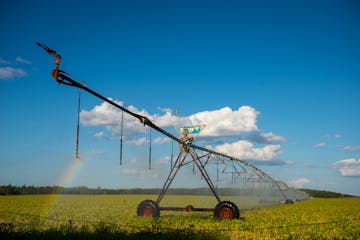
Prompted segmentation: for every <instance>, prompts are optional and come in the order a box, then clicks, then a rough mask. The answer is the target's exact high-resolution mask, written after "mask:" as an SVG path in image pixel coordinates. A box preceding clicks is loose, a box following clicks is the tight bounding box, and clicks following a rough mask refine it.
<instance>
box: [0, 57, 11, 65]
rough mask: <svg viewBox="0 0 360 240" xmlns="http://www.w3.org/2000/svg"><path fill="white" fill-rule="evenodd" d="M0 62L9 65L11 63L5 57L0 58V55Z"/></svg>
mask: <svg viewBox="0 0 360 240" xmlns="http://www.w3.org/2000/svg"><path fill="white" fill-rule="evenodd" d="M0 64H6V65H10V64H11V62H10V61H8V60H6V59H3V58H1V57H0Z"/></svg>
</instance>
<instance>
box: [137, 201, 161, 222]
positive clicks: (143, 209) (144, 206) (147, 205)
mask: <svg viewBox="0 0 360 240" xmlns="http://www.w3.org/2000/svg"><path fill="white" fill-rule="evenodd" d="M136 213H137V215H138V216H139V217H153V218H158V217H160V208H159V205H158V204H157V203H156V202H154V201H153V200H144V201H142V202H141V203H140V204H139V205H138V207H137V211H136Z"/></svg>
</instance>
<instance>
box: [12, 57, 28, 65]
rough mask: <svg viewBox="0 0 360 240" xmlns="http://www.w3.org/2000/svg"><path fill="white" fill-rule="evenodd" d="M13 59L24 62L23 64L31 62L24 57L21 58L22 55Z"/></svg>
mask: <svg viewBox="0 0 360 240" xmlns="http://www.w3.org/2000/svg"><path fill="white" fill-rule="evenodd" d="M15 61H16V62H18V63H24V64H28V65H30V64H31V62H30V61H29V60H27V59H25V58H22V57H17V58H16V59H15Z"/></svg>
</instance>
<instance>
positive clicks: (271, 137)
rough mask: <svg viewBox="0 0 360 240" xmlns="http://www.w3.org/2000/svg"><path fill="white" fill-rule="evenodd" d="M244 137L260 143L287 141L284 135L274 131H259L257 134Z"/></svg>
mask: <svg viewBox="0 0 360 240" xmlns="http://www.w3.org/2000/svg"><path fill="white" fill-rule="evenodd" d="M244 139H247V140H250V141H252V142H257V143H260V144H273V143H281V142H284V141H285V138H284V137H282V136H278V135H275V134H274V133H272V132H269V133H262V132H257V133H256V134H253V135H250V136H247V137H245V138H244Z"/></svg>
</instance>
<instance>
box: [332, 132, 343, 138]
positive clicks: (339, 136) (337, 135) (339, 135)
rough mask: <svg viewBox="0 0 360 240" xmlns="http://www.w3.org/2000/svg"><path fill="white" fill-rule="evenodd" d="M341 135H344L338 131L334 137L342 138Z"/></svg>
mask: <svg viewBox="0 0 360 240" xmlns="http://www.w3.org/2000/svg"><path fill="white" fill-rule="evenodd" d="M341 137H342V136H341V134H338V133H337V134H335V135H334V138H336V139H338V138H341Z"/></svg>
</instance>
